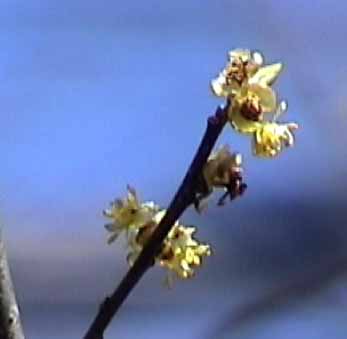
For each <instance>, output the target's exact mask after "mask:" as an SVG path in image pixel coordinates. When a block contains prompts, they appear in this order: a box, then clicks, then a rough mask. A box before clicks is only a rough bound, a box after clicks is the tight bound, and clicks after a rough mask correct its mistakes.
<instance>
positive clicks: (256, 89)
mask: <svg viewBox="0 0 347 339" xmlns="http://www.w3.org/2000/svg"><path fill="white" fill-rule="evenodd" d="M228 55H229V59H228V63H227V65H226V66H225V68H224V69H223V70H222V72H220V74H219V76H218V77H217V78H216V79H214V80H212V82H211V88H212V92H213V93H214V94H215V95H216V96H218V97H225V98H227V99H228V100H229V101H230V102H231V104H230V106H229V112H228V118H229V121H230V124H231V126H232V127H233V128H234V129H235V130H236V131H238V132H240V133H243V134H250V135H252V136H253V139H254V154H255V155H257V156H261V157H273V156H275V155H278V154H279V153H280V152H281V151H282V150H283V149H284V148H285V147H286V146H292V145H293V144H294V134H293V132H294V130H295V129H297V128H298V125H297V124H294V123H288V124H281V123H278V122H277V121H276V119H277V118H278V117H279V116H280V115H281V114H282V113H283V111H284V110H285V108H284V107H283V105H284V102H283V101H282V102H280V103H278V101H277V94H276V91H275V90H274V89H273V87H272V86H273V84H274V82H275V81H276V79H277V78H278V76H279V74H280V73H281V71H282V68H283V66H282V64H281V63H274V64H270V65H264V58H263V56H262V54H260V53H259V52H252V51H250V50H241V49H236V50H233V51H231V52H229V54H228Z"/></svg>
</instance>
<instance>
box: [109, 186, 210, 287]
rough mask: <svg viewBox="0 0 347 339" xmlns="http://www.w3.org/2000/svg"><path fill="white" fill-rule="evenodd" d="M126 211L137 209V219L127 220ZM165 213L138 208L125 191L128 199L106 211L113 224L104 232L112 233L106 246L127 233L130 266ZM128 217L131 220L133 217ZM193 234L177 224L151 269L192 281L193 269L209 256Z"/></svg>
mask: <svg viewBox="0 0 347 339" xmlns="http://www.w3.org/2000/svg"><path fill="white" fill-rule="evenodd" d="M113 205H114V203H113ZM113 205H112V206H113ZM128 209H134V210H135V209H136V211H137V212H136V213H138V215H137V216H136V217H134V218H133V217H129V214H128ZM165 213H166V210H164V209H160V208H159V207H158V206H157V205H155V204H154V203H152V202H151V203H144V204H140V203H139V201H138V199H137V196H136V192H135V190H134V189H131V188H128V196H127V198H126V199H124V200H120V201H118V202H117V206H113V209H112V208H111V210H109V211H106V215H107V216H108V217H111V218H112V219H113V223H112V224H109V225H106V228H107V229H108V230H109V231H110V232H112V234H111V237H110V239H109V241H108V242H109V243H110V242H112V241H113V240H115V239H116V238H117V236H118V235H119V234H120V233H121V232H122V231H126V234H127V237H126V240H127V247H128V255H127V261H128V263H129V265H133V264H134V262H135V260H136V259H137V258H138V256H139V254H140V253H141V251H142V249H143V247H144V246H145V244H146V243H147V241H148V240H149V239H150V237H151V235H152V233H153V232H154V231H155V229H156V228H157V227H158V225H159V223H160V221H161V220H162V218H163V217H164V215H165ZM130 215H131V216H133V213H130ZM195 232H196V228H195V227H186V226H184V225H182V224H180V223H179V221H176V222H175V224H174V226H173V227H172V229H171V231H170V232H169V234H168V236H167V237H166V239H165V240H164V243H163V245H162V248H161V250H160V252H159V253H158V255H157V256H156V258H155V260H154V262H153V265H154V264H158V265H159V266H161V267H165V268H166V269H168V271H169V272H171V273H173V274H174V275H175V276H177V277H179V278H182V279H186V278H189V277H192V276H193V275H194V268H195V267H197V266H200V265H201V263H202V257H205V256H208V255H210V254H211V250H210V247H209V246H208V245H205V244H201V243H200V242H199V241H198V240H196V239H195V238H194V237H193V235H194V233H195ZM169 276H170V274H168V280H171V279H169Z"/></svg>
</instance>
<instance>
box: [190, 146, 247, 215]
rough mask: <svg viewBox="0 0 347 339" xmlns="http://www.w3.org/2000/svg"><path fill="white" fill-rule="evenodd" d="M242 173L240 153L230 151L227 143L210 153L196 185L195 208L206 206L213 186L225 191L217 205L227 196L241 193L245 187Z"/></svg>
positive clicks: (221, 203)
mask: <svg viewBox="0 0 347 339" xmlns="http://www.w3.org/2000/svg"><path fill="white" fill-rule="evenodd" d="M242 174H243V168H242V156H241V154H239V153H232V152H231V151H230V149H229V147H228V146H227V145H225V146H223V147H221V148H220V149H218V150H217V151H216V152H214V153H212V155H211V156H210V157H209V158H208V160H207V162H206V164H205V166H204V168H203V172H202V177H203V180H201V181H200V182H199V185H198V190H197V193H196V197H195V198H196V200H195V202H194V205H195V208H196V210H197V211H198V212H201V211H202V210H203V209H204V208H205V207H206V206H207V198H208V196H209V195H210V194H211V193H212V192H213V190H214V188H217V189H218V188H222V189H223V190H224V191H225V192H226V193H225V194H224V196H223V197H222V198H221V199H220V200H219V203H218V204H219V205H223V203H224V200H225V199H226V198H227V197H228V196H229V197H230V198H231V199H234V198H236V197H237V196H239V195H241V194H242V193H243V192H244V190H245V189H246V184H244V183H243V178H242Z"/></svg>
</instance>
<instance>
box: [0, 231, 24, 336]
mask: <svg viewBox="0 0 347 339" xmlns="http://www.w3.org/2000/svg"><path fill="white" fill-rule="evenodd" d="M0 338H1V339H24V334H23V330H22V325H21V322H20V317H19V309H18V306H17V302H16V297H15V292H14V287H13V284H12V280H11V274H10V270H9V266H8V261H7V255H6V249H5V245H4V241H3V237H2V234H1V232H0Z"/></svg>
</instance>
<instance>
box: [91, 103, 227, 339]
mask: <svg viewBox="0 0 347 339" xmlns="http://www.w3.org/2000/svg"><path fill="white" fill-rule="evenodd" d="M228 106H229V102H228V103H227V105H226V106H225V107H224V108H221V107H219V108H218V109H217V111H216V113H215V115H214V116H212V117H210V118H209V119H208V123H207V128H206V131H205V134H204V136H203V138H202V141H201V143H200V146H199V148H198V150H197V152H196V154H195V157H194V159H193V161H192V163H191V165H190V167H189V169H188V172H187V174H186V176H185V178H184V179H183V182H182V184H181V185H180V187H179V189H178V191H177V193H176V195H175V196H174V198H173V200H172V202H171V203H170V205H169V208H168V209H167V212H166V214H165V216H164V217H163V219H162V220H161V222H160V224H159V225H158V227H157V229H156V230H155V231H154V233H153V234H152V236H151V238H150V239H149V241H148V242H147V244H146V245H145V247H144V249H143V251H142V252H141V254H140V256H139V257H138V259H137V260H136V262H135V263H134V265H133V266H132V267H131V268H130V270H129V271H128V273H127V274H126V276H125V277H124V278H123V280H122V281H121V283H120V284H119V286H118V288H117V289H116V290H115V291H114V293H113V294H112V295H111V296H110V297H108V298H106V299H105V301H104V302H103V303H102V305H101V307H100V309H99V311H98V314H97V315H96V317H95V319H94V321H93V323H92V324H91V326H90V328H89V330H88V332H87V334H86V335H85V336H84V339H102V338H103V335H104V332H105V330H106V328H107V326H108V325H109V323H110V322H111V320H112V318H113V317H114V315H115V314H116V313H117V311H118V309H119V308H120V306H121V305H122V304H123V302H124V301H125V299H126V298H127V296H128V295H129V293H130V292H131V291H132V289H133V288H134V287H135V285H136V284H137V283H138V281H139V280H140V279H141V277H142V275H143V274H144V273H145V272H146V270H147V269H148V268H149V267H150V266H151V264H152V263H153V260H154V257H155V255H156V254H157V253H158V251H159V250H160V247H161V245H162V243H163V241H164V239H165V238H166V236H167V234H168V233H169V231H170V229H171V227H172V225H173V224H174V223H175V221H176V220H177V219H178V218H179V217H180V216H181V214H182V213H183V212H184V211H185V210H186V208H187V207H188V206H189V205H190V204H192V203H193V202H194V198H195V190H196V185H197V180H198V178H199V176H200V174H201V172H202V169H203V166H204V165H205V163H206V161H207V159H208V157H209V155H210V153H211V151H212V149H213V147H214V145H215V143H216V141H217V139H218V137H219V135H220V133H221V132H222V130H223V128H224V126H225V124H226V122H227V110H228Z"/></svg>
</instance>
